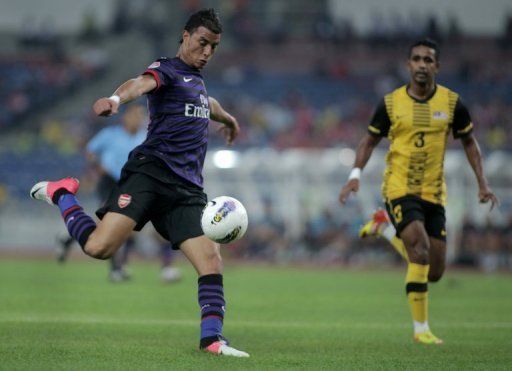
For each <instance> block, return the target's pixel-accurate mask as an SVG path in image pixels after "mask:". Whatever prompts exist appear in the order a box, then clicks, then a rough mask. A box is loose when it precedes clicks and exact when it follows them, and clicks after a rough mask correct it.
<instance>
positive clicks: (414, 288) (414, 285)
mask: <svg viewBox="0 0 512 371" xmlns="http://www.w3.org/2000/svg"><path fill="white" fill-rule="evenodd" d="M427 291H428V284H426V283H418V282H408V283H407V285H405V292H406V293H407V294H408V293H410V292H427Z"/></svg>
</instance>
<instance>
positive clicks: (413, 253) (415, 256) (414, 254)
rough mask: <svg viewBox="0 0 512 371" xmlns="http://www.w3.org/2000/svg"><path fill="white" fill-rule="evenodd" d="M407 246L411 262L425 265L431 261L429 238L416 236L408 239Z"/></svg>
mask: <svg viewBox="0 0 512 371" xmlns="http://www.w3.org/2000/svg"><path fill="white" fill-rule="evenodd" d="M406 247H407V253H408V255H409V259H410V261H411V262H413V263H417V264H423V265H425V264H428V263H429V252H428V249H429V244H428V240H425V239H424V238H421V237H414V238H412V239H411V240H410V241H408V244H407V245H406Z"/></svg>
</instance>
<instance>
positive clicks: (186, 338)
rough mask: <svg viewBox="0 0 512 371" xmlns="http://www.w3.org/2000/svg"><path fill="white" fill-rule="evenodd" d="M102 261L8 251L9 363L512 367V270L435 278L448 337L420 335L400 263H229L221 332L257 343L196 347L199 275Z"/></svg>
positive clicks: (5, 354)
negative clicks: (169, 274)
mask: <svg viewBox="0 0 512 371" xmlns="http://www.w3.org/2000/svg"><path fill="white" fill-rule="evenodd" d="M105 264H106V263H103V262H96V261H92V260H91V261H86V260H80V261H70V262H69V263H68V264H66V265H64V266H59V265H57V263H55V262H53V261H44V260H15V259H10V260H2V261H0V303H1V304H0V369H1V370H47V369H52V370H58V369H60V370H98V369H102V370H163V369H169V370H176V369H190V370H199V369H205V370H214V369H219V370H221V369H222V370H226V369H229V370H231V369H254V370H269V369H278V370H283V369H304V370H316V369H390V370H396V369H418V370H419V369H443V370H446V369H460V370H468V369H480V370H490V369H503V370H505V369H508V370H510V369H512V295H511V294H512V276H510V275H483V274H476V273H463V272H457V271H448V272H447V274H446V276H445V277H444V279H443V280H442V281H441V282H440V283H438V284H435V285H431V286H430V292H431V295H430V298H431V313H430V323H431V327H432V329H433V331H434V332H435V333H436V334H437V335H438V336H439V337H441V338H443V339H444V340H445V344H444V345H442V346H437V347H435V346H423V345H418V344H415V343H413V342H412V329H411V324H410V317H409V311H408V307H407V303H406V298H405V295H404V283H403V282H404V274H405V268H404V271H403V272H402V271H400V270H396V271H372V270H369V271H354V270H350V269H346V268H336V269H334V268H333V269H331V268H330V269H323V270H322V269H312V268H286V267H279V266H269V267H267V266H246V265H237V264H236V263H228V264H227V267H226V272H225V292H226V297H227V305H228V307H227V316H226V321H225V327H224V329H225V335H226V336H227V337H228V338H230V339H231V342H232V343H233V345H234V346H235V347H238V348H240V349H242V350H245V351H247V352H249V353H250V354H251V358H249V359H233V358H228V357H216V356H212V355H208V354H203V353H201V352H199V351H198V350H197V345H198V328H199V321H198V317H199V308H198V305H197V302H196V300H197V294H196V290H197V285H196V276H195V273H194V272H193V271H192V269H190V268H188V266H186V265H184V266H183V268H184V279H183V281H182V282H180V283H178V284H174V285H164V284H162V283H160V282H159V280H158V273H159V272H158V267H157V264H156V263H141V262H139V263H135V264H134V265H133V267H132V271H133V273H134V280H133V281H132V282H129V283H123V284H111V283H109V282H107V280H106V265H105Z"/></svg>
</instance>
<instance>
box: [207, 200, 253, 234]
mask: <svg viewBox="0 0 512 371" xmlns="http://www.w3.org/2000/svg"><path fill="white" fill-rule="evenodd" d="M247 223H248V221H247V211H246V210H245V207H244V205H242V203H241V202H240V201H238V200H237V199H236V198H233V197H228V196H219V197H215V198H214V199H213V200H211V201H209V202H208V203H207V204H206V206H205V207H204V209H203V214H202V216H201V227H202V228H203V233H204V234H205V236H206V237H208V238H209V239H210V240H212V241H215V242H218V243H230V242H233V241H236V240H238V239H240V238H242V236H243V235H244V234H245V231H247Z"/></svg>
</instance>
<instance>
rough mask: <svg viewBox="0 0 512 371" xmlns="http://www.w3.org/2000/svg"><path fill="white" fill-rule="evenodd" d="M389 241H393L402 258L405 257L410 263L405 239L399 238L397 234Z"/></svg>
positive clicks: (392, 243)
mask: <svg viewBox="0 0 512 371" xmlns="http://www.w3.org/2000/svg"><path fill="white" fill-rule="evenodd" d="M389 242H391V245H393V247H394V248H395V250H396V251H398V253H399V254H400V255H402V258H404V259H405V261H406V262H407V263H409V256H408V255H407V250H406V249H405V245H404V241H402V239H401V238H398V237H397V236H393V238H392V239H391V240H390V241H389Z"/></svg>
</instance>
